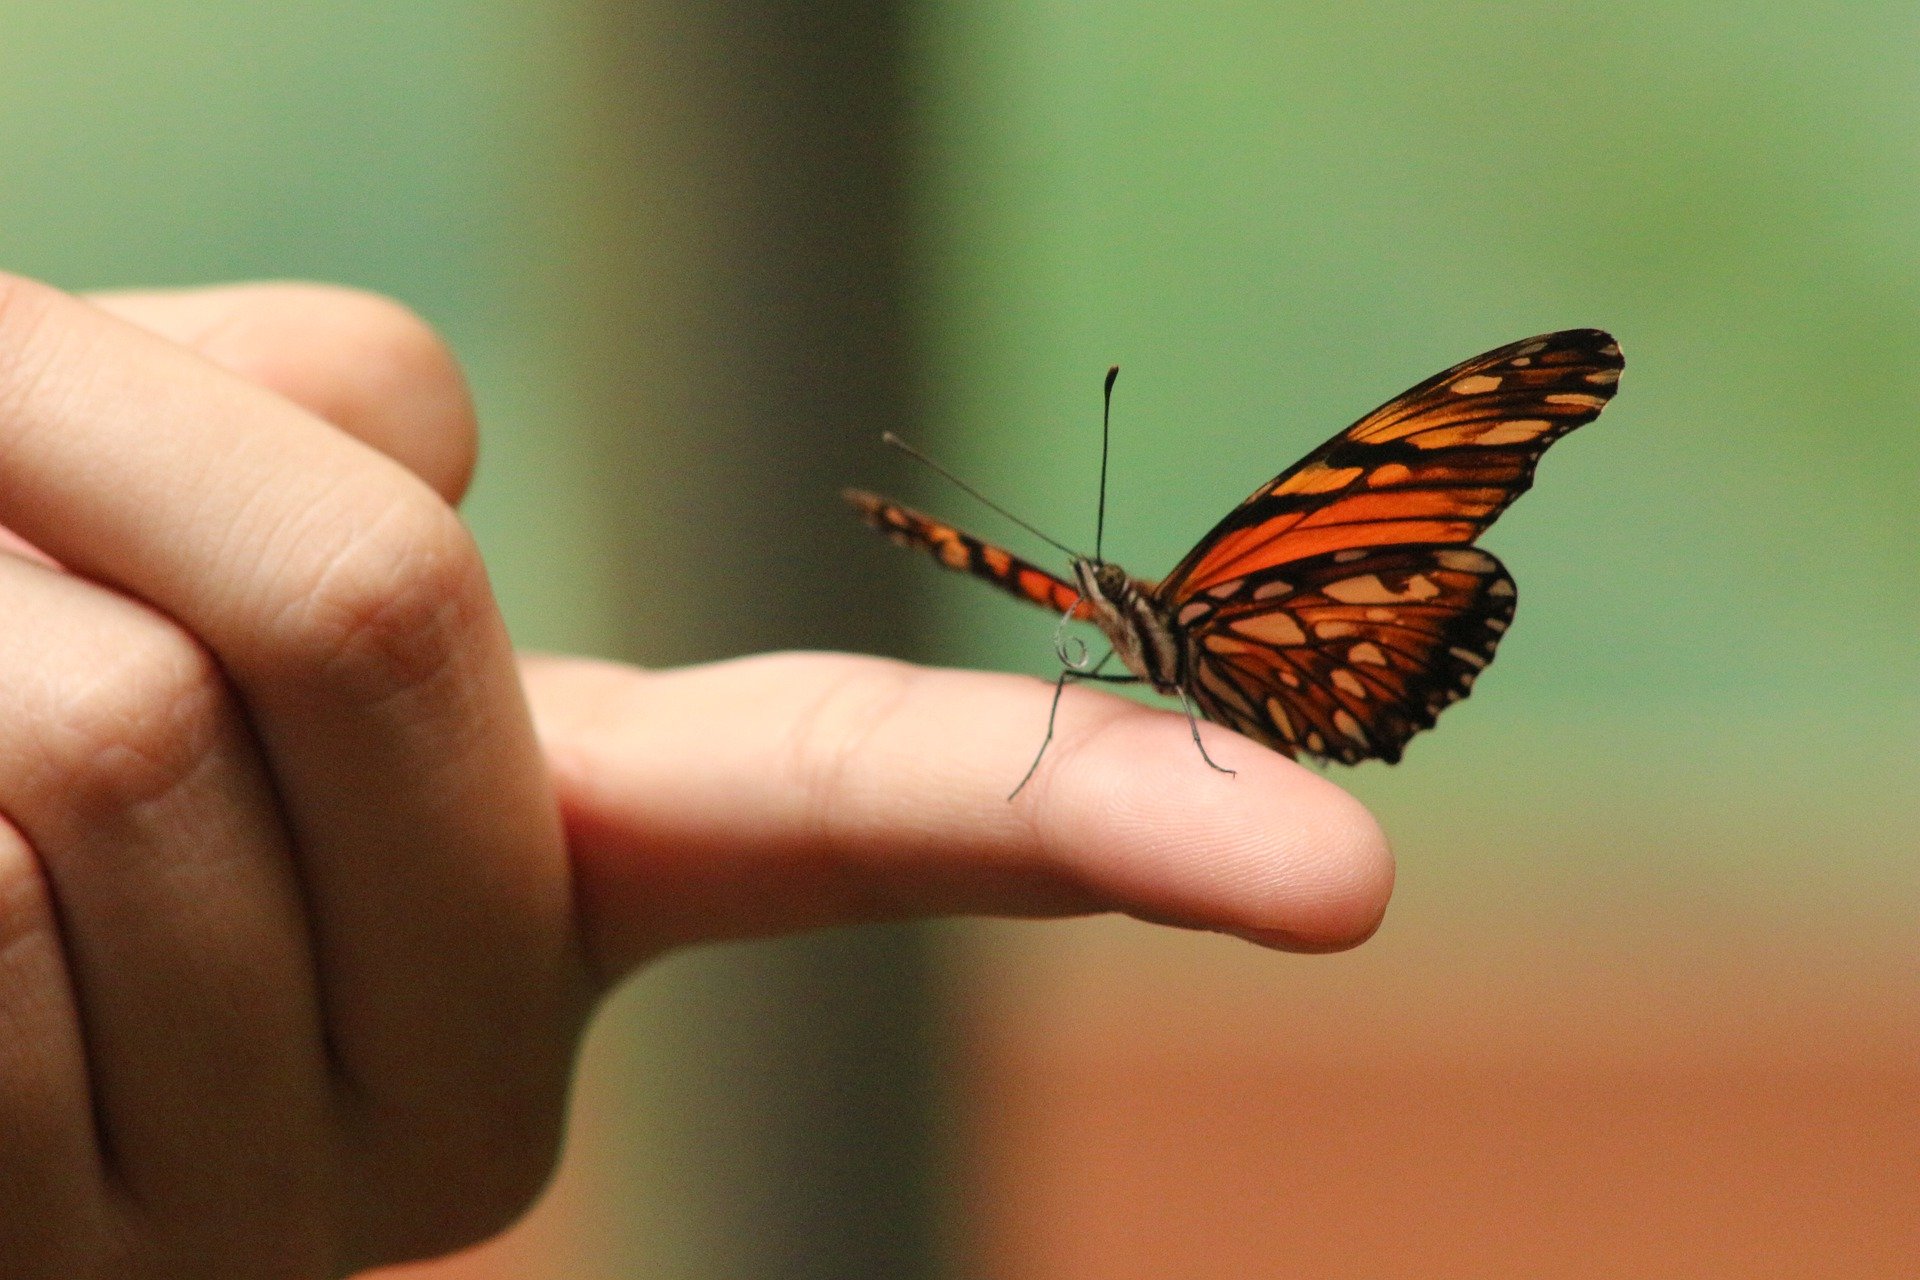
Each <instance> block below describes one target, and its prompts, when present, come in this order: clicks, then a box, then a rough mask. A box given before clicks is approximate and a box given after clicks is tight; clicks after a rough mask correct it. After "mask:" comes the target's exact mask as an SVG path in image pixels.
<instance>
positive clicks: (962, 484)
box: [880, 431, 1099, 560]
mask: <svg viewBox="0 0 1920 1280" xmlns="http://www.w3.org/2000/svg"><path fill="white" fill-rule="evenodd" d="M880 440H881V443H883V444H887V445H891V446H892V447H893V448H895V449H898V450H899V451H900V452H902V453H904V454H906V455H907V456H908V457H909V458H912V459H914V460H915V461H916V462H921V463H924V464H925V465H926V466H928V467H931V468H932V469H933V470H934V471H936V472H938V473H939V474H940V475H943V476H945V477H946V478H947V479H948V480H950V481H952V482H953V483H954V484H955V485H956V486H958V487H959V488H960V489H961V490H962V491H963V492H966V493H969V494H971V495H973V497H974V498H975V499H977V500H978V501H980V502H982V503H984V504H986V505H987V506H988V507H990V508H992V509H993V510H995V511H998V512H999V513H1000V514H1001V515H1003V516H1005V517H1006V518H1007V519H1009V520H1011V521H1013V522H1014V523H1015V524H1017V525H1019V526H1020V527H1021V528H1022V529H1025V530H1026V531H1027V532H1028V533H1030V534H1032V535H1033V536H1034V537H1036V538H1038V539H1040V541H1042V542H1044V543H1046V544H1047V545H1048V546H1050V547H1053V548H1055V549H1056V550H1060V551H1064V552H1066V553H1067V554H1068V555H1070V556H1072V557H1073V558H1074V559H1075V560H1085V559H1086V557H1085V556H1083V555H1081V554H1080V553H1079V552H1078V551H1075V550H1074V549H1073V548H1072V547H1070V546H1068V545H1067V544H1066V543H1064V542H1061V541H1059V540H1057V539H1055V538H1049V537H1048V536H1047V535H1046V534H1044V533H1042V532H1040V531H1039V530H1038V529H1036V528H1034V527H1033V526H1032V525H1030V524H1028V523H1027V522H1026V521H1025V520H1022V519H1021V518H1020V517H1019V516H1017V515H1015V514H1013V512H1011V511H1009V510H1007V509H1006V508H1005V507H1003V506H1001V505H1000V504H999V503H997V502H995V501H994V500H993V499H992V498H989V497H988V496H987V495H986V494H984V493H982V492H980V491H979V490H978V489H976V488H974V487H973V486H972V485H970V484H968V483H967V482H966V481H965V480H962V479H961V478H960V477H959V476H957V475H955V474H953V472H951V471H949V470H947V469H946V468H945V467H943V466H941V465H940V464H939V463H937V462H935V461H934V460H933V459H932V458H929V457H928V456H927V455H926V454H924V453H922V452H920V451H919V450H918V449H916V448H914V447H913V446H912V445H910V444H908V443H907V442H906V441H905V440H902V439H901V438H900V437H899V436H897V435H895V434H893V432H891V431H883V432H881V433H880ZM1094 558H1095V559H1096V560H1097V559H1099V557H1098V556H1095V557H1094Z"/></svg>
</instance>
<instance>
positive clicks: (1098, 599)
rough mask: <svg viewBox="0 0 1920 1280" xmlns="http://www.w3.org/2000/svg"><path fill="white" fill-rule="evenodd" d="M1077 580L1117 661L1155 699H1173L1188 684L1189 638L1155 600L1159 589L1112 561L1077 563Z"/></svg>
mask: <svg viewBox="0 0 1920 1280" xmlns="http://www.w3.org/2000/svg"><path fill="white" fill-rule="evenodd" d="M1073 578H1074V581H1075V582H1076V583H1078V584H1079V586H1080V597H1081V599H1082V600H1084V601H1085V602H1086V603H1087V605H1088V606H1090V607H1091V609H1092V611H1093V619H1092V620H1093V624H1094V625H1095V626H1096V627H1099V628H1100V634H1101V635H1103V636H1105V637H1106V638H1107V643H1108V644H1110V645H1112V646H1113V652H1114V655H1115V656H1116V657H1118V658H1119V659H1120V661H1121V662H1122V663H1124V664H1125V666H1126V668H1127V670H1129V671H1131V672H1132V673H1133V674H1134V675H1136V676H1138V677H1139V678H1140V679H1142V680H1144V681H1146V682H1147V683H1148V684H1150V685H1152V686H1153V688H1154V691H1155V692H1156V693H1164V694H1167V695H1169V696H1171V695H1174V694H1177V693H1179V692H1180V689H1181V686H1183V685H1184V684H1185V683H1186V671H1187V652H1186V637H1185V636H1184V635H1183V634H1181V628H1180V627H1179V625H1178V624H1176V623H1175V622H1174V621H1173V619H1172V618H1170V617H1169V616H1168V615H1167V611H1166V608H1165V606H1163V605H1162V604H1161V603H1160V601H1159V599H1158V598H1157V597H1156V596H1155V595H1154V584H1153V583H1151V582H1145V581H1143V580H1141V579H1139V578H1136V577H1134V576H1133V575H1132V574H1130V573H1128V572H1127V571H1126V570H1125V569H1122V568H1121V567H1120V566H1119V565H1117V564H1114V563H1113V562H1112V561H1107V560H1089V559H1085V558H1076V559H1075V560H1074V562H1073Z"/></svg>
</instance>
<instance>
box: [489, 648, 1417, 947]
mask: <svg viewBox="0 0 1920 1280" xmlns="http://www.w3.org/2000/svg"><path fill="white" fill-rule="evenodd" d="M524 667H525V670H526V673H527V682H528V688H529V692H530V695H531V697H532V698H533V702H534V707H535V714H536V718H537V720H538V722H539V724H540V728H541V734H542V739H543V743H544V745H545V747H546V750H547V752H548V755H549V758H550V759H551V760H552V761H553V766H554V769H555V773H556V776H557V777H558V779H559V786H560V795H561V801H562V810H563V813H564V815H565V816H566V819H567V823H568V830H569V835H570V839H571V844H572V849H573V855H574V859H575V863H576V874H577V875H578V877H579V884H580V895H581V899H582V903H583V913H584V915H585V921H584V927H585V928H586V929H587V931H588V935H589V937H590V938H591V939H592V940H593V942H594V944H595V947H596V955H597V957H598V958H599V962H600V964H601V966H602V968H603V970H605V971H606V972H608V973H610V974H611V973H617V972H619V971H622V970H623V969H624V968H626V967H628V966H630V965H631V964H633V963H635V962H637V961H638V960H640V959H642V958H644V957H646V956H648V955H651V954H653V953H654V952H656V951H658V950H660V949H662V948H664V947H667V946H671V945H675V944H680V943H686V942H691V941H698V940H704V939H709V938H719V937H729V936H739V935H749V934H767V933H780V932H788V931H792V930H796V929H804V928H810V927H815V926H819V925H827V924H841V923H849V922H853V921H858V920H869V919H881V918H888V917H897V916H919V915H933V914H946V913H955V912H975V913H988V914H1001V915H1069V914H1079V913H1086V912H1093V911H1125V912H1129V913H1131V914H1134V915H1138V916H1141V917H1144V918H1147V919H1151V920H1157V921H1163V922H1169V923H1176V924H1182V925H1186V926H1190V927H1195V928H1205V929H1215V930H1220V931H1223V932H1230V933H1236V934H1240V935H1242V936H1245V937H1249V938H1252V939H1254V940H1257V941H1260V942H1262V943H1265V944H1268V945H1273V946H1278V947H1285V948H1290V949H1296V950H1331V949H1335V948H1339V947H1343V946H1350V945H1352V944H1354V943H1357V942H1359V941H1361V940H1362V939H1364V938H1365V937H1366V936H1367V935H1368V934H1370V933H1371V932H1372V931H1373V929H1374V928H1375V927H1376V926H1377V925H1378V923H1379V920H1380V918H1381V914H1382V912H1383V911H1384V910H1385V907H1386V900H1387V895H1388V893H1389V892H1390V889H1391V885H1392V859H1391V856H1390V854H1389V853H1388V851H1387V847H1386V843H1385V840H1384V838H1383V837H1382V835H1381V833H1380V829H1379V827H1378V826H1377V825H1376V824H1375V823H1374V821H1373V819H1372V817H1371V816H1370V815H1368V814H1367V812H1366V811H1365V810H1364V809H1363V808H1362V807H1361V806H1360V805H1359V804H1358V802H1356V801H1355V800H1353V799H1352V798H1351V797H1350V796H1348V795H1347V794H1346V793H1345V792H1344V791H1341V790H1340V789H1339V788H1338V787H1335V786H1334V785H1333V784H1331V783H1329V782H1327V781H1326V780H1324V779H1322V778H1320V777H1319V776H1317V775H1316V774H1314V773H1311V772H1309V771H1308V770H1306V769H1303V768H1301V767H1300V766H1298V765H1296V764H1294V763H1293V762H1291V761H1288V760H1285V759H1283V758H1281V757H1280V756H1277V755H1275V754H1274V753H1272V752H1270V751H1268V750H1266V749H1265V748H1262V747H1259V746H1256V745H1255V744H1253V743H1251V742H1248V741H1247V740H1245V739H1243V738H1241V737H1239V736H1238V735H1236V734H1233V733H1231V732H1228V731H1226V730H1223V729H1219V728H1217V727H1216V726H1212V725H1203V726H1201V729H1202V732H1203V733H1204V734H1205V735H1206V740H1207V749H1208V751H1209V753H1211V754H1212V756H1213V757H1214V759H1216V760H1218V761H1219V762H1220V763H1221V764H1223V765H1225V766H1227V767H1228V768H1231V769H1234V770H1237V771H1238V772H1237V774H1236V775H1235V776H1232V777H1229V776H1226V775H1224V774H1220V773H1217V772H1215V771H1214V770H1212V769H1210V768H1208V767H1207V766H1206V764H1205V763H1204V762H1203V761H1202V760H1201V759H1200V758H1199V755H1198V753H1197V752H1196V751H1195V750H1194V745H1193V741H1192V738H1191V736H1190V734H1189V731H1188V727H1187V725H1186V723H1185V721H1184V720H1183V719H1182V718H1181V717H1179V716H1178V715H1177V714H1169V713H1166V712H1162V711H1155V710H1152V709H1149V708H1146V707H1142V706H1140V705H1138V704H1135V703H1131V702H1127V701H1124V700H1122V699H1118V698H1114V697H1112V696H1110V695H1107V694H1103V693H1098V692H1094V691H1091V690H1086V689H1069V690H1068V691H1067V695H1066V697H1064V698H1063V699H1062V701H1061V704H1060V712H1059V731H1058V733H1057V734H1056V736H1055V739H1054V742H1053V744H1052V746H1051V747H1050V748H1049V750H1048V753H1047V756H1046V758H1045V759H1044V760H1043V761H1042V763H1041V766H1040V769H1039V770H1038V772H1036V774H1035V775H1034V778H1033V781H1032V782H1031V783H1030V784H1029V786H1028V787H1027V788H1026V789H1025V790H1023V791H1022V792H1021V794H1020V795H1019V796H1018V797H1017V798H1016V799H1015V800H1013V801H1012V802H1009V801H1008V799H1007V792H1008V791H1009V789H1011V788H1012V786H1013V785H1014V784H1015V783H1016V782H1017V781H1018V780H1019V778H1020V775H1021V772H1022V771H1023V770H1024V769H1025V768H1026V765H1027V762H1028V760H1030V759H1031V757H1032V753H1033V751H1034V749H1035V747H1036V746H1037V745H1038V743H1039V741H1040V736H1041V733H1042V731H1043V730H1044V728H1045V724H1046V713H1047V705H1048V699H1049V697H1050V696H1051V690H1050V689H1049V688H1048V686H1046V685H1044V684H1042V683H1040V682H1038V681H1035V680H1031V679H1023V678H1018V677H1008V676H994V675H984V674H980V673H975V672H961V671H934V670H925V669H921V668H914V667H908V666H905V665H902V664H899V663H890V662H884V661H880V660H877V659H869V658H857V657H851V656H846V655H832V654H786V655H773V656H768V657H761V658H752V659H743V660H740V661H735V662H727V663H720V664H716V665H713V666H707V667H697V668H691V669H687V670H681V671H673V672H664V673H648V672H640V671H635V670H633V669H632V668H628V667H620V666H615V665H613V664H607V663H591V662H584V661H577V660H565V659H532V660H528V661H526V662H525V663H524Z"/></svg>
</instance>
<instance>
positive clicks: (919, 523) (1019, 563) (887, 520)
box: [841, 489, 1092, 621]
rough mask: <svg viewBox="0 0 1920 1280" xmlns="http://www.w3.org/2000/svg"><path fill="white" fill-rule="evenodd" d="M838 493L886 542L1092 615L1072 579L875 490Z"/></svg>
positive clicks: (1042, 602)
mask: <svg viewBox="0 0 1920 1280" xmlns="http://www.w3.org/2000/svg"><path fill="white" fill-rule="evenodd" d="M841 496H842V497H844V498H846V500H847V501H848V502H850V503H852V504H853V507H854V509H855V510H856V511H858V512H859V513H860V518H861V519H862V520H865V521H866V522H867V523H868V524H869V525H871V526H872V527H873V528H875V529H877V530H879V531H880V532H881V533H882V534H885V535H886V537H887V539H888V540H889V541H891V542H894V543H897V544H898V545H900V546H903V547H914V548H917V549H919V550H921V551H924V552H926V553H927V554H928V555H930V556H932V557H933V558H934V559H936V560H938V561H939V562H940V563H941V564H943V565H945V566H946V567H947V568H949V569H954V570H957V571H958V572H960V573H968V574H972V575H973V576H974V577H976V578H980V579H982V580H983V581H986V582H991V583H992V584H993V585H994V586H996V587H999V588H1000V589H1001V590H1002V591H1005V592H1008V593H1009V594H1012V595H1015V596H1018V597H1020V599H1022V600H1025V601H1027V602H1028V603H1030V604H1037V605H1039V606H1040V607H1041V608H1043V609H1048V610H1051V611H1052V612H1054V613H1062V614H1063V613H1065V612H1067V610H1069V609H1072V610H1073V611H1074V617H1076V618H1079V619H1080V620H1081V621H1087V620H1089V619H1090V618H1091V617H1092V613H1091V611H1090V610H1088V608H1087V607H1086V604H1085V602H1084V601H1082V600H1081V599H1080V593H1079V591H1077V590H1075V589H1074V586H1073V584H1072V583H1070V582H1066V581H1064V580H1063V579H1061V578H1058V577H1055V576H1054V575H1053V574H1051V573H1048V572H1047V571H1046V570H1045V569H1042V568H1040V567H1039V566H1037V565H1033V564H1029V563H1028V562H1027V561H1025V560H1022V559H1021V558H1020V557H1019V556H1016V555H1014V554H1013V553H1012V552H1009V551H1003V550H1001V549H1000V548H999V547H996V546H994V545H993V544H992V543H990V542H983V541H981V540H980V539H979V538H976V537H974V536H973V535H972V534H970V533H967V532H964V531H963V530H960V529H956V528H955V527H954V526H952V525H950V524H948V523H946V522H945V521H943V520H935V519H934V518H933V517H932V516H928V515H922V514H921V513H920V512H918V511H915V510H913V509H912V508H911V507H903V506H901V505H900V504H899V503H897V502H889V501H887V499H885V498H882V497H879V496H878V495H876V494H871V493H867V492H865V491H863V490H860V489H848V490H846V491H845V492H844V493H843V494H842V495H841Z"/></svg>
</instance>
